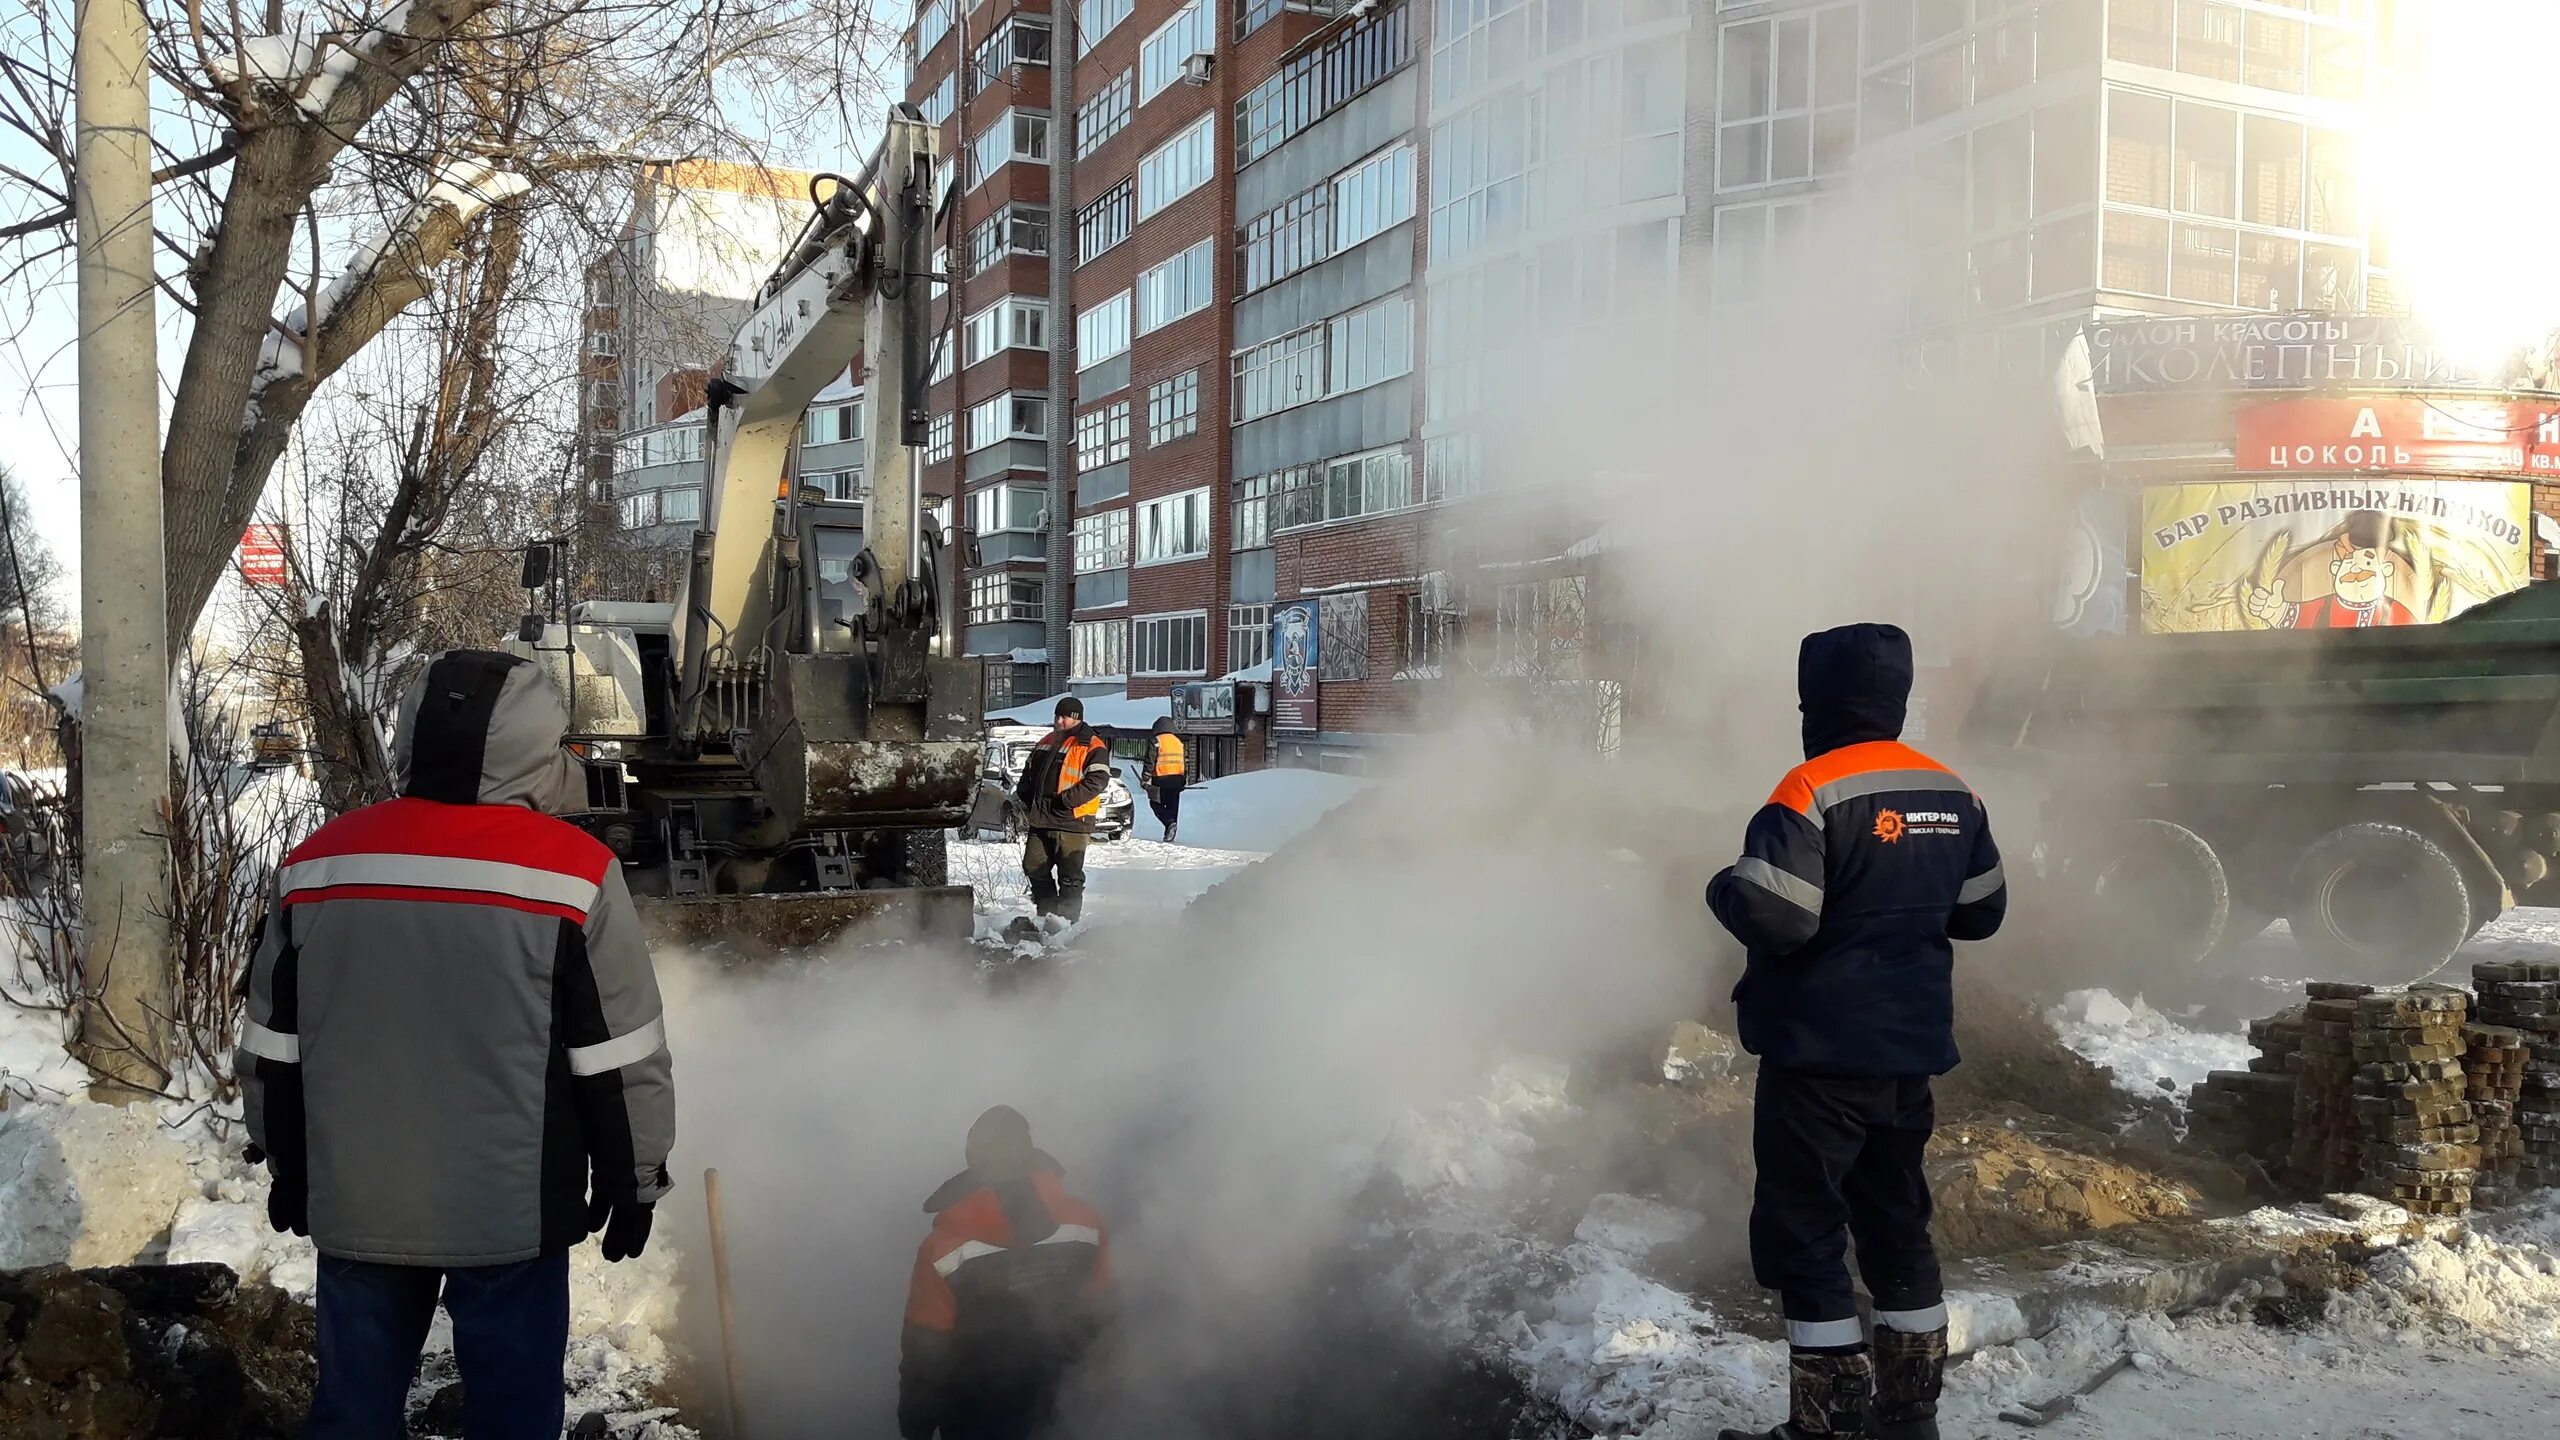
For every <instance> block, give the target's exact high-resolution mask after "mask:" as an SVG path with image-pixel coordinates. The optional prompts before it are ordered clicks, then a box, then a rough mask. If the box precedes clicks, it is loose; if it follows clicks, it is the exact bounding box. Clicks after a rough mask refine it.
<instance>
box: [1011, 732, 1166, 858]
mask: <svg viewBox="0 0 2560 1440" xmlns="http://www.w3.org/2000/svg"><path fill="white" fill-rule="evenodd" d="M1048 733H1049V732H1048V731H1046V730H1043V729H1041V728H1040V727H1039V726H1037V725H991V726H989V727H987V747H986V764H985V767H984V771H983V773H982V774H981V776H980V785H981V787H982V788H983V787H994V788H996V789H998V790H1000V791H1002V792H1003V800H1002V802H1001V804H1000V805H999V804H995V803H993V802H989V803H982V804H981V805H980V806H979V808H978V812H977V813H976V814H975V815H973V816H972V817H971V823H970V830H971V832H972V833H973V834H976V835H979V836H982V837H983V836H987V835H990V834H996V835H1002V836H1003V837H1004V838H1006V839H1012V838H1014V837H1016V836H1019V835H1020V834H1021V833H1022V806H1021V805H1020V803H1019V802H1017V801H1015V800H1014V799H1013V787H1014V786H1015V785H1017V784H1019V783H1021V780H1022V767H1023V766H1025V765H1028V764H1029V763H1031V750H1032V747H1033V746H1035V745H1038V744H1039V743H1040V737H1041V736H1043V735H1046V734H1048ZM998 813H1000V814H1001V815H1002V817H1003V818H1002V820H1001V822H1000V823H999V822H998V821H997V820H996V819H995V818H994V816H995V815H996V814H998ZM1137 817H1138V802H1137V799H1136V797H1135V796H1133V795H1131V794H1130V793H1129V786H1128V784H1127V782H1126V781H1124V780H1123V779H1122V778H1121V774H1120V765H1119V762H1118V761H1117V760H1115V761H1113V762H1112V766H1111V788H1109V789H1107V790H1105V791H1103V792H1102V813H1101V814H1099V815H1097V816H1095V817H1094V822H1093V838H1095V839H1096V840H1117V839H1119V838H1121V837H1122V836H1124V835H1127V834H1128V833H1129V831H1130V830H1131V828H1133V827H1134V826H1135V825H1136V824H1137Z"/></svg>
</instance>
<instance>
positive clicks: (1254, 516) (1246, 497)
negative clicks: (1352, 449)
mask: <svg viewBox="0 0 2560 1440" xmlns="http://www.w3.org/2000/svg"><path fill="white" fill-rule="evenodd" d="M1236 503H1237V507H1238V509H1237V517H1236V522H1235V527H1236V548H1237V549H1239V550H1244V549H1250V548H1254V547H1255V546H1259V545H1264V544H1268V543H1270V542H1269V537H1270V536H1272V535H1276V534H1278V533H1280V532H1281V531H1284V530H1294V529H1297V528H1299V527H1301V526H1306V525H1322V524H1324V523H1325V522H1327V521H1331V520H1351V519H1356V518H1358V517H1360V516H1362V515H1383V514H1386V513H1387V512H1389V511H1393V510H1403V509H1408V508H1410V507H1411V506H1413V505H1414V504H1415V503H1416V496H1415V494H1414V490H1413V457H1412V456H1411V455H1410V454H1408V453H1406V452H1405V451H1402V450H1396V449H1387V450H1371V451H1366V452H1364V453H1362V454H1358V455H1345V456H1342V457H1341V458H1339V459H1334V460H1320V461H1317V462H1316V463H1315V464H1312V465H1292V466H1290V467H1289V468H1288V469H1286V470H1277V471H1274V472H1272V473H1271V474H1269V475H1257V476H1255V477H1253V478H1252V479H1250V480H1244V481H1240V482H1238V484H1237V486H1236ZM1248 538H1250V539H1252V540H1253V542H1254V545H1252V546H1248V545H1247V544H1246V543H1245V542H1246V540H1247V539H1248Z"/></svg>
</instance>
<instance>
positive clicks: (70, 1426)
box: [0, 1265, 316, 1440]
mask: <svg viewBox="0 0 2560 1440" xmlns="http://www.w3.org/2000/svg"><path fill="white" fill-rule="evenodd" d="M315 1374H316V1366H315V1365H314V1363H313V1360H312V1326H311V1311H310V1308H309V1307H307V1306H305V1305H303V1304H301V1303H300V1302H299V1301H296V1300H293V1299H291V1298H289V1297H287V1296H286V1295H285V1294H283V1293H282V1292H281V1291H278V1290H275V1289H273V1288H270V1287H268V1286H265V1285H246V1286H244V1285H242V1284H240V1283H239V1281H238V1280H237V1279H236V1278H235V1277H234V1276H233V1275H232V1273H231V1272H230V1270H228V1269H226V1268H225V1267H223V1266H220V1265H157V1266H132V1267H125V1268H118V1269H108V1270H20V1271H6V1272H0V1435H7V1436H10V1437H12V1440H132V1437H135V1436H144V1435H148V1436H153V1437H159V1440H290V1437H292V1436H295V1435H298V1434H300V1433H301V1430H302V1419H303V1414H304V1412H305V1411H306V1410H308V1409H309V1408H310V1403H311V1385H312V1380H313V1378H314V1376H315Z"/></svg>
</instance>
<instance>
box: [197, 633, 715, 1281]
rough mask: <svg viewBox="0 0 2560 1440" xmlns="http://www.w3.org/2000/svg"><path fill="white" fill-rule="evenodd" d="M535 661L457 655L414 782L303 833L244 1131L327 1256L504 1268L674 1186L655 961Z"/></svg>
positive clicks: (274, 925) (418, 720)
mask: <svg viewBox="0 0 2560 1440" xmlns="http://www.w3.org/2000/svg"><path fill="white" fill-rule="evenodd" d="M567 727H568V717H567V714H566V713H565V711H564V710H563V709H562V707H561V704H560V701H559V698H558V696H557V694H556V693H555V692H554V691H553V690H552V689H551V687H550V685H549V684H548V682H547V681H545V680H544V678H543V677H542V675H541V673H540V671H538V670H537V669H536V668H535V667H533V666H531V665H529V664H526V663H524V662H522V661H519V660H516V659H514V658H512V657H509V656H504V655H497V654H492V653H488V652H481V651H457V652H454V653H452V654H449V655H445V656H442V657H439V658H438V659H437V660H436V661H435V662H434V664H432V665H431V666H430V667H429V668H428V670H427V673H426V674H425V675H424V676H423V677H421V679H420V681H419V683H418V684H417V685H415V686H413V687H412V688H411V691H410V693H409V696H408V698H407V700H406V701H405V702H404V704H403V705H402V708H401V716H400V726H399V736H398V741H397V743H396V746H395V753H394V758H395V762H396V763H397V764H398V766H399V769H400V771H401V777H402V784H401V796H400V798H399V799H396V800H388V801H385V802H383V803H382V804H379V805H371V806H367V807H366V808H364V809H362V810H357V811H354V812H352V813H350V814H347V815H343V816H341V817H339V818H338V819H336V820H333V821H331V822H330V823H329V824H327V825H324V826H322V827H321V828H320V830H319V831H318V832H317V833H315V834H313V835H312V836H311V838H310V839H308V840H305V841H304V842H302V843H301V844H300V845H298V846H295V847H294V849H293V850H292V852H291V853H290V854H288V855H287V856H286V857H285V863H284V865H283V867H282V869H281V870H280V871H279V873H278V875H277V881H276V895H275V903H274V908H273V910H272V911H271V912H270V913H269V915H268V918H267V922H266V928H265V934H264V935H263V937H262V938H261V941H260V943H259V946H258V950H257V955H256V957H255V959H254V960H253V961H252V962H251V967H250V973H249V1007H248V1014H247V1017H246V1020H245V1023H244V1024H243V1025H242V1027H241V1036H240V1049H239V1054H238V1057H237V1064H238V1074H239V1077H240V1082H241V1090H242V1093H243V1095H244V1097H245V1099H246V1103H247V1118H248V1124H249V1135H250V1139H251V1141H252V1142H253V1143H255V1144H256V1145H257V1146H258V1147H259V1148H260V1149H262V1150H264V1151H265V1152H266V1153H267V1156H268V1162H269V1165H270V1168H271V1169H272V1171H273V1173H274V1177H275V1183H276V1184H278V1185H279V1186H299V1187H303V1188H304V1192H305V1194H306V1196H307V1199H308V1211H309V1216H310V1222H311V1237H312V1239H313V1241H314V1242H315V1243H316V1244H317V1245H318V1246H319V1248H320V1250H321V1252H322V1253H323V1254H327V1255H333V1256H338V1257H341V1258H344V1259H350V1260H371V1261H379V1262H384V1263H390V1264H408V1265H434V1266H464V1265H495V1264H504V1263H508V1262H511V1261H516V1260H524V1259H530V1258H532V1257H534V1256H536V1255H540V1254H543V1253H545V1252H548V1251H553V1250H559V1249H563V1248H566V1247H567V1246H569V1245H572V1244H574V1243H576V1242H577V1241H578V1240H580V1239H582V1238H584V1236H585V1235H586V1233H587V1228H586V1201H587V1198H588V1195H589V1192H590V1189H591V1188H592V1191H593V1193H594V1194H595V1195H596V1196H597V1197H598V1198H607V1199H625V1200H643V1201H648V1200H655V1199H657V1198H658V1197H659V1196H660V1195H662V1194H664V1193H665V1191H666V1189H667V1173H666V1163H667V1156H668V1152H669V1150H670V1148H671V1147H672V1145H673V1144H674V1139H675V1092H674V1077H673V1062H672V1061H671V1060H670V1058H669V1056H668V1054H667V1046H666V1034H665V1024H664V1019H663V1017H662V1014H661V1009H660V1004H659V998H658V983H657V977H656V975H655V974H654V972H653V971H652V969H651V966H650V961H649V952H648V948H647V946H646V945H645V944H644V943H643V941H642V938H641V932H640V925H639V917H638V915H637V914H636V913H635V912H634V911H633V909H632V904H631V895H630V892H629V890H628V889H626V888H625V886H624V884H623V879H622V869H621V866H620V865H619V864H618V863H616V861H615V859H614V856H613V854H612V852H611V851H609V850H607V849H606V848H605V847H604V846H603V845H602V844H600V843H598V842H597V841H595V840H594V839H592V838H590V837H589V836H587V835H586V834H585V833H584V832H582V831H580V830H579V829H577V828H576V827H575V826H573V825H570V824H569V823H567V822H566V821H563V820H559V819H555V818H553V817H552V815H550V814H545V813H542V812H543V811H546V810H549V811H555V812H558V811H567V810H571V809H575V808H578V807H579V806H580V805H582V804H583V803H584V783H583V780H582V779H581V778H580V776H579V772H578V769H577V765H576V762H575V760H574V759H573V758H572V757H570V756H569V755H568V754H567V753H566V752H565V751H564V750H562V748H561V741H562V738H563V736H564V734H565V732H566V730H567Z"/></svg>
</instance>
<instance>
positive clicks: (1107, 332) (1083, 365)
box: [1076, 290, 1129, 370]
mask: <svg viewBox="0 0 2560 1440" xmlns="http://www.w3.org/2000/svg"><path fill="white" fill-rule="evenodd" d="M1128 349H1129V292H1128V291H1126V290H1123V291H1121V292H1120V293H1119V294H1117V295H1114V296H1112V297H1111V298H1110V299H1108V300H1105V301H1103V302H1102V303H1101V304H1099V305H1096V306H1094V307H1093V308H1092V309H1090V310H1087V311H1085V312H1084V313H1083V314H1081V315H1078V316H1077V317H1076V368H1077V369H1079V370H1085V369H1090V368H1092V367H1093V366H1096V365H1099V364H1101V363H1102V362H1103V361H1105V360H1108V359H1110V358H1112V357H1113V356H1115V355H1123V354H1126V353H1128Z"/></svg>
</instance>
